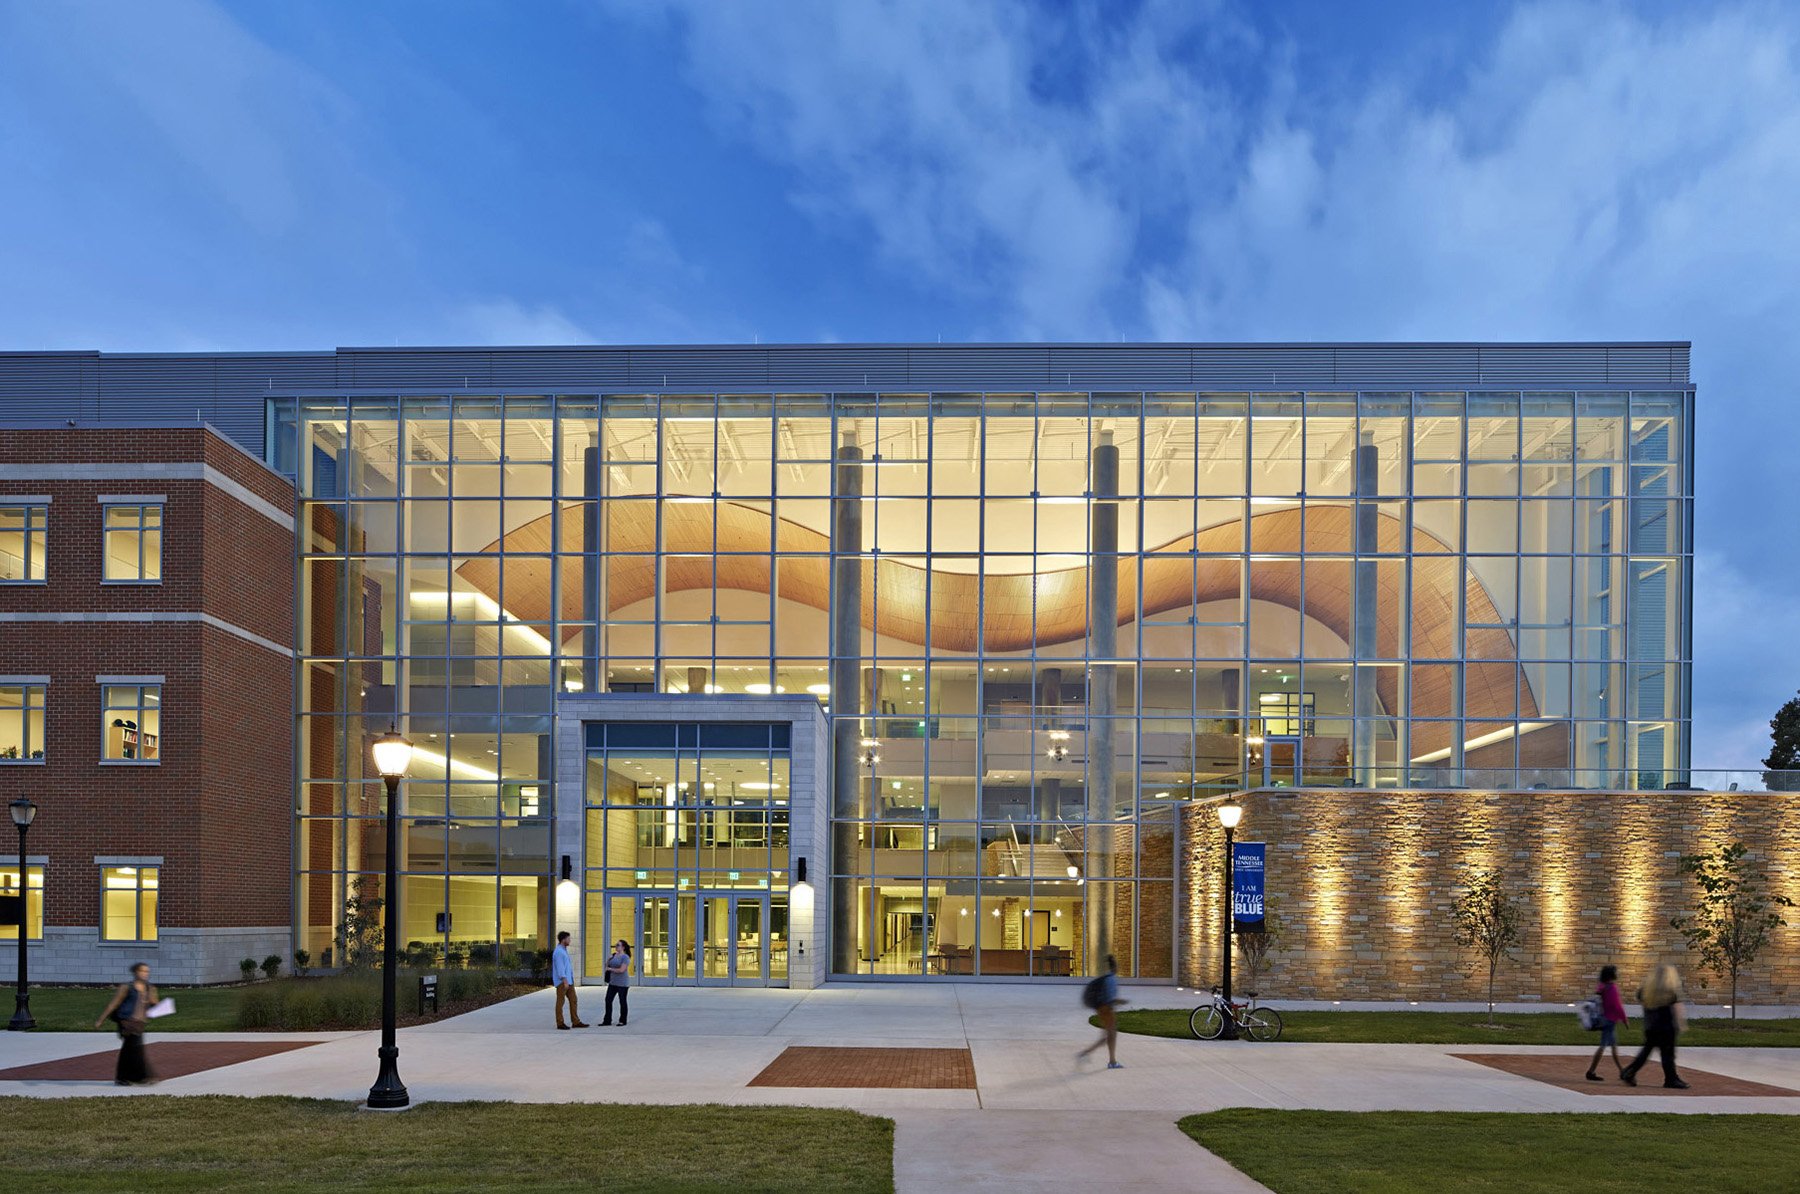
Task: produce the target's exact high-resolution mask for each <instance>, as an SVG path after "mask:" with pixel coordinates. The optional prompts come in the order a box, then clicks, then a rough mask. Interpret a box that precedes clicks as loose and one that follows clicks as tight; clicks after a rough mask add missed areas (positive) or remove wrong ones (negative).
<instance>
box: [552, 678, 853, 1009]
mask: <svg viewBox="0 0 1800 1194" xmlns="http://www.w3.org/2000/svg"><path fill="white" fill-rule="evenodd" d="M558 742H559V744H560V746H559V758H558V760H557V791H556V797H557V799H556V831H557V842H556V846H555V850H556V852H557V853H558V854H560V855H561V856H562V858H563V873H564V874H565V875H566V876H568V877H567V878H566V879H565V880H564V881H563V883H562V884H561V886H560V888H559V890H558V894H557V902H556V908H557V911H556V919H557V928H558V929H565V928H566V929H568V930H569V931H570V932H571V933H573V934H574V935H575V938H576V945H575V948H574V951H573V952H574V953H575V954H576V956H577V958H578V963H577V964H578V967H579V972H580V973H581V974H582V975H584V976H585V977H586V979H587V980H588V981H590V982H595V983H598V982H603V981H605V980H604V975H605V969H606V960H607V957H608V956H609V955H610V953H611V952H612V949H613V947H614V945H615V944H616V943H617V942H619V941H621V940H623V941H626V942H628V943H629V944H630V945H631V947H632V955H633V959H632V969H631V977H632V981H633V982H634V983H644V984H649V985H661V986H687V985H693V986H750V987H756V986H793V987H796V988H799V989H809V988H811V987H814V986H817V985H818V984H819V983H821V982H822V981H823V980H824V976H825V958H826V948H825V942H826V940H827V937H828V932H829V925H828V923H827V922H826V918H825V917H823V916H817V917H815V907H816V903H815V900H814V898H813V885H814V884H815V883H818V882H824V881H825V880H826V876H827V875H828V874H829V872H830V864H829V861H828V852H827V841H826V837H825V830H826V823H825V817H824V809H823V808H822V807H821V805H820V801H821V799H822V798H823V795H824V793H825V791H826V785H825V782H824V776H823V773H822V772H823V767H824V763H825V759H826V758H827V745H826V743H827V739H826V729H825V715H824V712H823V710H822V709H821V707H820V704H819V702H818V701H817V700H816V699H815V698H813V697H812V696H810V695H798V696H786V695H763V696H757V695H722V694H701V693H695V694H691V695H690V694H652V693H643V694H638V693H608V694H576V693H570V694H566V695H565V696H564V697H562V698H561V699H560V700H559V702H558Z"/></svg>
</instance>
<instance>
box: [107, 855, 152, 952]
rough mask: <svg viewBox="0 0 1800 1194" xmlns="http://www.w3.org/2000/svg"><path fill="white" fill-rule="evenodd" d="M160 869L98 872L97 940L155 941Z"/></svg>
mask: <svg viewBox="0 0 1800 1194" xmlns="http://www.w3.org/2000/svg"><path fill="white" fill-rule="evenodd" d="M161 876H162V868H161V867H155V866H109V867H102V868H100V940H102V941H155V940H156V891H157V885H158V883H159V881H160V879H161Z"/></svg>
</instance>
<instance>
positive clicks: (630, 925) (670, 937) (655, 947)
mask: <svg viewBox="0 0 1800 1194" xmlns="http://www.w3.org/2000/svg"><path fill="white" fill-rule="evenodd" d="M693 899H694V897H692V896H673V895H639V894H636V893H631V894H617V895H608V896H607V897H606V905H605V906H606V924H605V926H604V928H603V931H602V934H601V936H600V938H599V939H598V940H596V941H593V942H591V943H590V944H589V945H588V948H587V950H586V951H585V953H584V955H583V956H584V958H585V961H586V965H585V966H584V967H583V969H584V970H586V971H587V975H588V977H589V978H590V979H591V980H593V981H594V982H597V983H598V982H603V981H605V980H604V979H603V977H602V976H603V975H604V974H605V973H606V959H607V958H608V957H610V956H611V955H612V951H613V946H614V945H615V944H616V943H618V942H619V941H621V940H624V941H629V942H630V943H631V981H632V982H634V983H647V984H649V985H652V986H656V985H663V986H666V985H668V984H669V983H672V982H674V981H675V979H676V978H677V977H678V976H679V974H680V970H681V963H680V952H679V951H680V933H679V924H680V917H679V915H678V907H679V902H680V901H684V900H685V901H686V902H687V903H688V904H689V905H690V906H691V905H692V903H693ZM688 916H689V919H692V916H693V914H692V912H691V911H690V912H689V913H688ZM588 927H589V928H590V929H591V928H593V926H592V925H591V924H590V925H589V926H588ZM689 974H690V976H691V974H692V968H691V966H690V968H689Z"/></svg>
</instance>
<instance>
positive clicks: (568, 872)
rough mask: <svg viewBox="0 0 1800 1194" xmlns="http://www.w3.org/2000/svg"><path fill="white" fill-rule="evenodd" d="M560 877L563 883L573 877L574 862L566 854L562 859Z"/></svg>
mask: <svg viewBox="0 0 1800 1194" xmlns="http://www.w3.org/2000/svg"><path fill="white" fill-rule="evenodd" d="M562 877H563V882H564V883H567V882H568V881H569V880H571V879H573V878H574V877H575V860H574V859H573V858H571V857H569V856H568V855H567V854H564V855H563V859H562Z"/></svg>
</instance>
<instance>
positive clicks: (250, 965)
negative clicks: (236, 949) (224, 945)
mask: <svg viewBox="0 0 1800 1194" xmlns="http://www.w3.org/2000/svg"><path fill="white" fill-rule="evenodd" d="M238 969H239V970H241V971H243V972H244V981H245V982H249V981H250V980H251V979H253V978H255V977H256V959H255V958H245V959H244V960H243V961H241V962H239V963H238Z"/></svg>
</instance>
